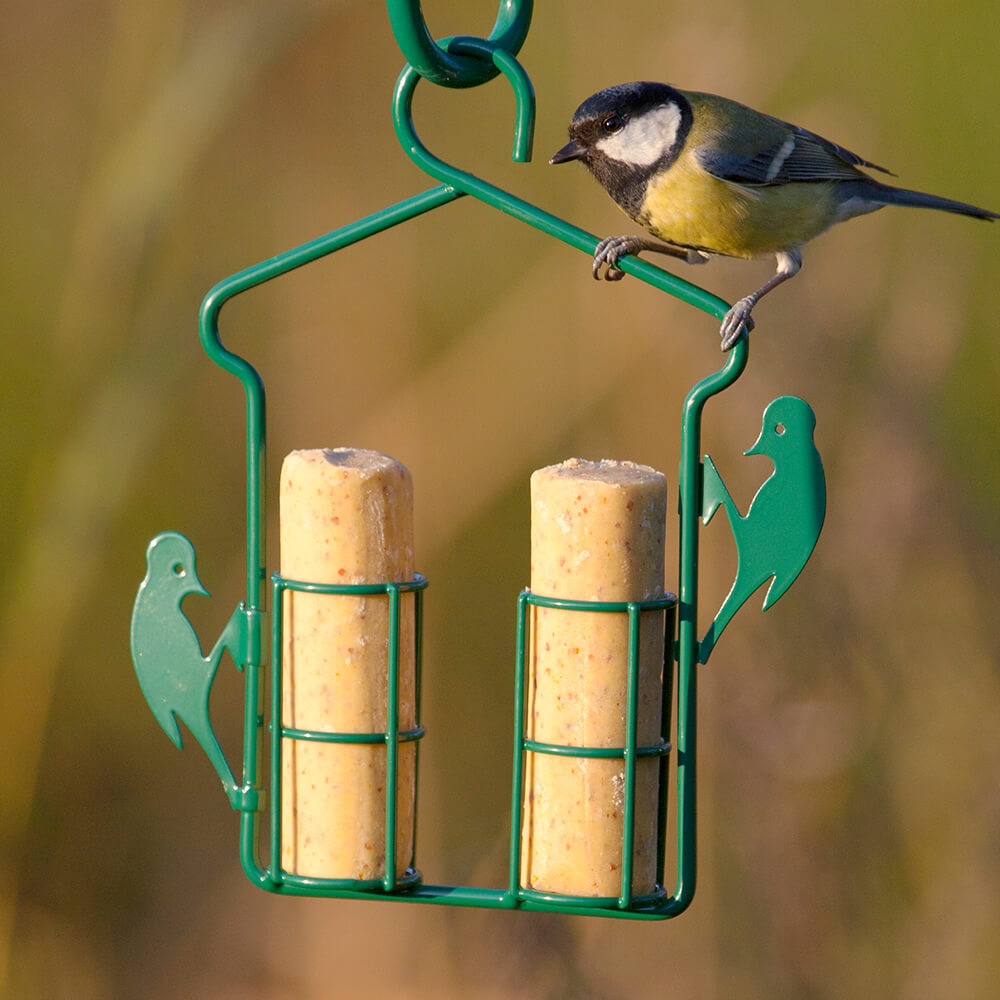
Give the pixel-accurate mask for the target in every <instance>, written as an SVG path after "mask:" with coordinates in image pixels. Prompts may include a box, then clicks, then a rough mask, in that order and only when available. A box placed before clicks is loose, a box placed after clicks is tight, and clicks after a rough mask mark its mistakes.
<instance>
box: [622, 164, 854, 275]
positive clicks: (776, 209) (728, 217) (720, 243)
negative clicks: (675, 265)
mask: <svg viewBox="0 0 1000 1000" xmlns="http://www.w3.org/2000/svg"><path fill="white" fill-rule="evenodd" d="M638 221H639V222H640V223H641V224H642V225H643V226H645V227H646V228H647V229H648V230H649V231H650V232H651V233H653V234H654V235H655V236H658V237H659V238H660V239H662V240H665V241H667V242H669V243H675V244H678V245H680V246H685V247H695V248H698V249H702V250H708V251H710V252H711V253H718V254H725V255H726V256H729V257H760V256H764V255H766V254H772V253H776V252H777V251H779V250H787V249H790V248H793V247H798V246H801V245H802V244H803V243H806V242H807V241H809V240H811V239H812V238H813V237H814V236H818V235H819V234H820V233H822V232H823V231H824V230H826V229H828V228H829V227H830V226H831V225H832V224H833V223H834V221H835V201H834V197H833V185H832V184H830V183H824V182H810V183H807V184H806V183H800V184H780V185H775V186H773V187H757V188H750V187H741V186H738V185H735V184H730V183H728V182H727V181H723V180H719V179H718V178H717V177H713V176H712V175H711V174H709V173H707V172H706V171H705V170H703V169H702V168H701V166H700V165H699V164H698V162H697V160H696V159H695V156H694V153H693V152H692V150H691V148H690V147H689V148H687V149H685V150H684V151H683V152H682V153H681V155H680V156H679V157H678V159H677V160H676V161H675V162H674V163H673V164H672V165H671V166H670V167H668V168H667V169H666V170H664V171H663V172H661V173H660V174H657V175H656V176H654V177H652V178H651V179H650V182H649V185H648V187H647V191H646V198H645V200H644V201H643V204H642V208H641V211H640V214H639V216H638Z"/></svg>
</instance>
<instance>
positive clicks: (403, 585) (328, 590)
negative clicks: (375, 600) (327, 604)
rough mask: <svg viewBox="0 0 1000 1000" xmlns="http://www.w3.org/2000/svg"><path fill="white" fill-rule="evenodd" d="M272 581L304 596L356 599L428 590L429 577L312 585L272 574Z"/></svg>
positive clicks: (416, 574) (418, 576)
mask: <svg viewBox="0 0 1000 1000" xmlns="http://www.w3.org/2000/svg"><path fill="white" fill-rule="evenodd" d="M271 580H272V581H273V583H274V584H275V585H276V586H277V587H278V589H279V590H295V591H298V592H300V593H304V594H342V595H347V596H354V597H365V596H372V595H378V594H389V593H391V592H392V591H397V592H398V593H400V594H409V593H412V592H413V591H417V590H426V588H427V586H428V580H427V577H426V576H424V575H423V574H421V573H414V575H413V579H412V580H403V581H401V582H399V583H310V582H308V581H306V580H289V579H287V578H286V577H283V576H281V575H279V574H278V573H272V574H271Z"/></svg>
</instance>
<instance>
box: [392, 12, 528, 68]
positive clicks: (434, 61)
mask: <svg viewBox="0 0 1000 1000" xmlns="http://www.w3.org/2000/svg"><path fill="white" fill-rule="evenodd" d="M386 6H387V8H388V10H389V23H390V24H391V25H392V33H393V35H395V37H396V43H397V44H398V45H399V48H400V51H401V52H402V53H403V55H404V56H405V57H406V61H407V62H408V63H409V64H410V65H411V66H412V67H413V68H414V69H415V70H416V71H417V73H419V74H420V75H421V76H422V77H424V79H426V80H430V81H431V83H436V84H439V85H440V86H442V87H476V86H478V85H479V84H481V83H486V82H487V81H488V80H492V79H493V78H494V77H495V76H496V75H497V73H498V72H500V71H501V70H500V67H499V66H497V65H496V64H495V63H493V62H491V61H489V60H483V59H477V58H474V57H473V58H469V54H468V53H459V52H456V51H454V50H451V49H448V50H447V51H446V48H445V46H446V43H447V41H450V40H445V41H442V42H440V43H437V42H435V41H434V39H433V38H432V37H431V34H430V32H429V31H428V30H427V22H426V21H425V20H424V15H423V11H422V10H421V8H420V0H386ZM533 7H534V0H500V7H499V10H498V12H497V20H496V24H494V25H493V30H492V31H491V32H490V37H489V41H490V42H491V43H492V44H493V45H495V46H496V47H497V48H499V49H502V50H504V51H505V52H509V53H510V54H511V55H512V56H516V55H517V53H518V52H520V51H521V46H522V45H523V44H524V40H525V38H527V36H528V28H529V27H530V26H531V13H532V8H533ZM476 41H482V39H476Z"/></svg>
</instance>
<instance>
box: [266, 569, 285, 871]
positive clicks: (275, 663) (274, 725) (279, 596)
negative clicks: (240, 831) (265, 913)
mask: <svg viewBox="0 0 1000 1000" xmlns="http://www.w3.org/2000/svg"><path fill="white" fill-rule="evenodd" d="M281 582H282V581H281V578H280V577H279V576H278V575H277V574H275V575H274V576H272V577H271V594H272V596H271V618H272V620H273V626H272V629H271V844H270V847H271V871H270V874H271V878H272V880H273V881H275V882H280V881H281V808H282V800H281V796H282V781H283V774H282V764H281V751H282V745H281V726H282V721H281V720H282V716H283V708H284V705H283V702H284V698H283V696H282V690H283V685H282V676H281V675H282V658H283V656H284V652H285V650H284V627H285V598H284V590H283V588H282V586H281Z"/></svg>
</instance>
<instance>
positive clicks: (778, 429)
mask: <svg viewBox="0 0 1000 1000" xmlns="http://www.w3.org/2000/svg"><path fill="white" fill-rule="evenodd" d="M774 433H775V434H777V435H778V436H779V437H780V436H781V435H782V434H784V433H785V425H784V424H775V425H774Z"/></svg>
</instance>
